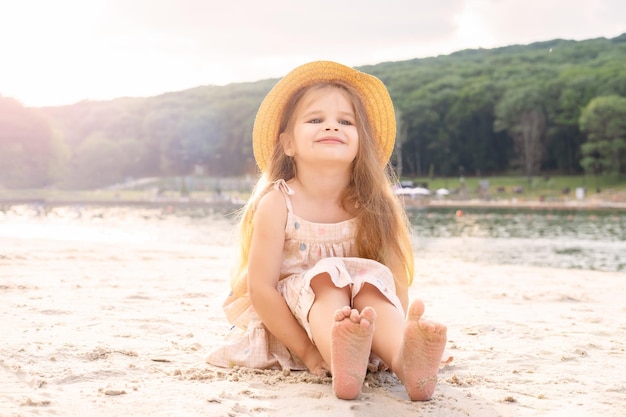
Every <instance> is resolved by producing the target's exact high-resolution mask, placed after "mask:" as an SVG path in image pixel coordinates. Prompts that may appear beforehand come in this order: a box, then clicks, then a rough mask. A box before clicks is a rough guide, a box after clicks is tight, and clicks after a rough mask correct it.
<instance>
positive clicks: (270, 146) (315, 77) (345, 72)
mask: <svg viewBox="0 0 626 417" xmlns="http://www.w3.org/2000/svg"><path fill="white" fill-rule="evenodd" d="M320 81H340V82H343V83H345V84H348V85H350V86H352V87H353V88H354V89H355V90H356V91H357V92H358V94H359V95H360V97H361V100H362V101H363V104H364V106H365V110H366V112H367V116H368V118H369V120H370V123H371V124H372V128H373V130H374V135H375V138H376V139H377V140H378V145H379V146H378V155H379V158H380V162H381V165H383V166H384V165H385V164H387V161H389V157H390V156H391V152H392V151H393V145H394V141H395V139H396V119H395V115H394V111H393V103H392V102H391V97H390V96H389V92H388V91H387V88H386V87H385V85H384V84H383V83H382V81H380V80H379V79H378V78H376V77H374V76H372V75H369V74H365V73H364V72H360V71H357V70H355V69H353V68H350V67H347V66H345V65H341V64H337V63H335V62H330V61H316V62H310V63H308V64H304V65H302V66H300V67H298V68H296V69H294V70H293V71H291V72H290V73H289V74H287V75H286V76H285V77H283V78H282V79H281V80H280V81H278V83H276V85H275V86H274V87H273V88H272V90H271V91H270V92H269V93H268V94H267V96H266V97H265V99H263V102H262V103H261V106H260V107H259V111H258V112H257V115H256V119H255V121H254V129H253V131H252V147H253V151H254V158H255V159H256V162H257V165H258V166H259V168H260V169H261V171H265V169H266V168H267V164H268V163H269V161H270V159H271V157H272V152H273V151H274V146H275V145H276V142H277V141H278V136H279V134H280V132H279V129H280V121H281V118H282V115H283V112H284V111H285V107H286V106H287V102H288V101H289V99H290V98H291V96H292V95H293V94H295V93H296V92H297V91H298V90H300V89H301V88H303V87H306V86H308V85H311V84H314V83H316V82H320Z"/></svg>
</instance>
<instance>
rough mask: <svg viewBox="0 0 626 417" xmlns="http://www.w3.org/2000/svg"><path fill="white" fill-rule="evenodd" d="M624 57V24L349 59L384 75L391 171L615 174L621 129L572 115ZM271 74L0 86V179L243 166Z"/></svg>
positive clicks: (614, 76)
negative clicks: (239, 79)
mask: <svg viewBox="0 0 626 417" xmlns="http://www.w3.org/2000/svg"><path fill="white" fill-rule="evenodd" d="M624 68H626V34H624V35H621V36H619V37H616V38H613V39H604V38H599V39H591V40H587V41H580V42H578V41H566V40H560V39H556V40H551V41H547V42H538V43H534V44H530V45H525V46H523V45H516V46H509V47H504V48H495V49H489V50H483V49H479V50H464V51H459V52H456V53H454V54H451V55H447V56H439V57H432V58H426V59H412V60H407V61H401V62H386V63H380V64H377V65H369V66H364V67H361V68H360V69H361V70H362V71H365V72H367V73H371V74H373V75H375V76H377V77H379V78H381V80H382V81H383V82H384V83H385V84H386V85H387V87H388V88H389V91H390V94H391V96H392V98H393V101H394V105H395V106H396V109H397V117H398V120H397V122H398V135H399V137H398V141H397V142H398V143H397V144H396V153H395V154H394V156H393V158H392V160H393V161H394V163H395V165H396V166H397V167H398V169H401V170H402V175H403V176H416V177H420V176H421V177H425V176H434V177H440V176H448V177H453V176H457V175H465V176H471V175H476V176H482V175H493V174H496V173H502V172H521V173H523V174H525V175H526V176H528V178H530V177H531V176H536V175H538V174H540V173H544V172H550V173H555V172H558V173H564V174H581V173H583V172H584V171H583V169H584V170H586V172H592V171H593V169H595V168H593V169H592V168H590V167H600V168H599V171H601V172H613V173H616V172H617V173H621V174H624V165H623V160H622V156H621V155H622V153H621V152H622V150H621V149H622V143H623V139H624V138H623V136H622V137H621V139H620V138H614V139H612V140H611V141H610V146H609V144H606V143H603V141H602V140H596V139H592V138H591V136H590V135H597V134H598V133H597V132H596V130H597V129H595V128H592V127H587V123H585V124H584V126H585V128H584V129H583V124H581V117H582V113H583V109H587V108H588V105H589V104H590V103H591V102H592V100H594V99H595V98H596V97H600V96H616V97H622V98H623V97H626V71H624ZM275 82H276V80H263V81H258V82H254V83H239V84H231V85H227V86H223V87H216V86H205V87H197V88H193V89H190V90H186V91H181V92H176V93H167V94H163V95H160V96H156V97H147V98H121V99H116V100H111V101H101V102H97V101H85V102H80V103H76V104H74V105H71V106H62V107H51V108H42V109H28V108H24V107H22V106H21V105H19V103H17V102H15V101H14V100H10V99H6V98H2V97H0V185H4V186H9V187H32V186H45V185H50V184H57V185H59V184H62V185H64V186H71V187H79V188H84V187H93V186H100V185H106V184H110V183H114V182H118V181H122V180H125V179H127V178H131V177H132V178H140V177H159V176H168V175H169V176H184V175H191V174H193V173H195V172H204V173H205V174H208V175H212V176H238V175H245V174H251V173H255V171H256V167H255V163H254V159H253V155H252V141H251V136H252V126H253V122H254V116H255V114H256V111H257V109H258V106H259V104H260V102H261V100H262V99H263V97H264V96H265V94H266V93H267V92H268V91H269V90H270V88H271V87H272V86H273V85H274V83H275ZM589 126H591V125H589ZM605 154H611V155H612V157H613V159H610V158H609V159H607V158H608V157H605V156H602V155H605ZM616 155H618V157H617V161H615V160H614V159H615V156H616ZM598 164H600V165H598ZM431 167H433V168H432V171H431ZM590 169H591V171H590Z"/></svg>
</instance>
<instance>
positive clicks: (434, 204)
mask: <svg viewBox="0 0 626 417" xmlns="http://www.w3.org/2000/svg"><path fill="white" fill-rule="evenodd" d="M243 204H244V202H241V201H238V202H234V201H228V200H223V201H221V200H209V201H203V200H174V199H172V200H169V199H168V200H154V201H150V200H108V199H107V200H80V199H77V200H47V199H0V206H16V205H35V206H47V207H61V206H105V207H113V206H137V207H140V206H141V207H200V208H216V209H231V208H232V209H234V210H237V209H239V208H241V207H242V206H243ZM404 205H405V207H406V208H407V209H412V208H424V209H426V208H429V207H431V208H438V209H440V208H450V209H511V210H519V209H527V210H559V211H561V210H580V211H626V203H623V202H611V201H600V200H589V201H585V200H582V201H581V200H572V201H509V200H436V199H417V200H411V199H405V201H404Z"/></svg>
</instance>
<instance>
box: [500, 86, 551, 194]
mask: <svg viewBox="0 0 626 417" xmlns="http://www.w3.org/2000/svg"><path fill="white" fill-rule="evenodd" d="M542 101H543V96H542V94H541V90H540V87H539V86H538V85H532V86H528V87H526V86H523V87H517V88H513V89H511V90H508V91H506V93H505V94H504V96H503V97H502V98H501V99H500V101H499V102H498V104H497V105H496V121H495V122H494V129H495V131H496V132H499V131H507V132H508V133H509V135H510V136H511V137H512V138H513V141H514V143H515V150H516V152H517V155H518V156H519V160H518V163H519V165H521V167H522V169H523V172H524V174H525V175H526V177H527V178H528V181H529V182H530V180H531V177H532V176H533V175H534V174H537V173H538V172H539V169H540V164H541V158H542V156H543V147H544V143H543V140H544V136H545V129H546V116H545V113H544V109H543V105H542Z"/></svg>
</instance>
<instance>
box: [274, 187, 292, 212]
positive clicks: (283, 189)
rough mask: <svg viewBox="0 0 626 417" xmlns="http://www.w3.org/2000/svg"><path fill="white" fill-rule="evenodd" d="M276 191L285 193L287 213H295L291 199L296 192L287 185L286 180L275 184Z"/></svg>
mask: <svg viewBox="0 0 626 417" xmlns="http://www.w3.org/2000/svg"><path fill="white" fill-rule="evenodd" d="M274 189H275V190H279V191H280V192H282V193H283V196H284V197H285V204H287V211H288V212H289V213H293V208H292V206H291V199H290V198H289V196H290V195H293V194H294V191H293V190H292V189H291V187H289V186H288V185H287V182H285V180H283V179H280V180H278V181H275V182H274Z"/></svg>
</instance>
